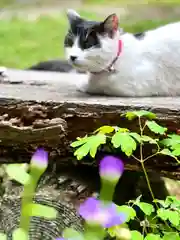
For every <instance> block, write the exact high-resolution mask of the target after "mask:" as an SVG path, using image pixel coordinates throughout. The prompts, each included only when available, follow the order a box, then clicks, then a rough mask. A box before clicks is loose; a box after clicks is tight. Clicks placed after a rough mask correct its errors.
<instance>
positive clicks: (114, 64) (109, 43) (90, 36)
mask: <svg viewBox="0 0 180 240" xmlns="http://www.w3.org/2000/svg"><path fill="white" fill-rule="evenodd" d="M67 18H68V21H69V30H68V33H67V35H66V36H65V40H64V47H65V52H66V59H67V60H68V61H69V62H70V63H71V64H72V66H73V67H74V68H76V69H81V70H84V71H87V72H88V77H87V80H86V81H85V82H84V83H83V85H80V86H77V88H78V90H79V91H82V92H87V93H89V94H103V95H110V96H116V97H118V96H119V97H151V96H164V97H165V96H178V95H180V32H179V29H180V22H175V23H170V24H167V25H165V26H161V27H158V28H156V29H153V30H149V31H146V32H145V33H144V34H140V35H138V34H136V35H134V34H132V33H127V32H124V31H123V30H122V29H121V28H119V19H118V17H117V15H116V14H111V15H109V16H108V17H107V18H106V19H105V20H104V21H102V22H97V21H91V20H86V19H84V18H82V17H81V16H80V15H79V14H78V13H77V12H75V11H74V10H71V9H69V10H67Z"/></svg>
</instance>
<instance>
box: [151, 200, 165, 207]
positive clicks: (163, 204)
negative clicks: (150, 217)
mask: <svg viewBox="0 0 180 240" xmlns="http://www.w3.org/2000/svg"><path fill="white" fill-rule="evenodd" d="M153 202H155V203H159V204H160V205H161V206H162V207H164V208H166V207H168V206H169V204H167V203H166V202H165V201H164V200H159V199H154V200H153Z"/></svg>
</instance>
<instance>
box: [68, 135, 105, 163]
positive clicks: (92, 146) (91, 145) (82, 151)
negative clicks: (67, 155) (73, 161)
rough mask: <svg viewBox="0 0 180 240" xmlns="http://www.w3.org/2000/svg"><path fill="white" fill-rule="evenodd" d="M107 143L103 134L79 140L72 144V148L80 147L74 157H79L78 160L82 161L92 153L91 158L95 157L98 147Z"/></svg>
mask: <svg viewBox="0 0 180 240" xmlns="http://www.w3.org/2000/svg"><path fill="white" fill-rule="evenodd" d="M105 143H106V135H105V134H103V133H99V132H98V133H97V134H96V135H94V136H90V137H87V136H85V137H84V138H78V140H77V141H76V142H73V143H72V144H71V146H72V147H79V146H80V147H79V148H78V149H77V150H76V151H75V153H74V155H75V156H77V159H78V160H81V159H82V158H83V157H84V156H86V155H87V154H88V153H90V155H91V157H93V158H94V157H95V155H96V152H97V149H98V147H99V146H100V145H101V144H105Z"/></svg>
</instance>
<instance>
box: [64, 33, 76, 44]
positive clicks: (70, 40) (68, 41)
mask: <svg viewBox="0 0 180 240" xmlns="http://www.w3.org/2000/svg"><path fill="white" fill-rule="evenodd" d="M73 44H74V38H73V36H72V35H70V34H68V35H67V36H66V38H65V41H64V45H65V46H66V47H72V46H73Z"/></svg>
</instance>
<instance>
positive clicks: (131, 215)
mask: <svg viewBox="0 0 180 240" xmlns="http://www.w3.org/2000/svg"><path fill="white" fill-rule="evenodd" d="M117 209H118V212H120V213H124V214H125V215H126V217H127V219H126V222H129V221H130V220H131V219H132V220H133V219H134V218H135V217H136V211H135V210H134V209H133V208H132V207H129V206H127V205H122V206H117Z"/></svg>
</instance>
